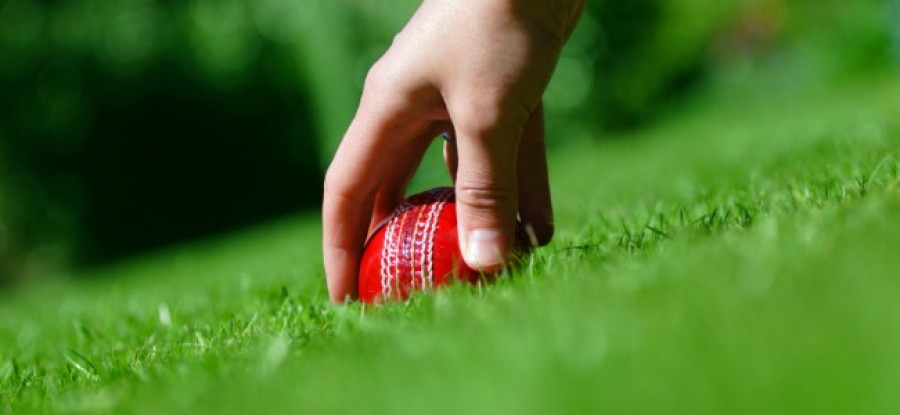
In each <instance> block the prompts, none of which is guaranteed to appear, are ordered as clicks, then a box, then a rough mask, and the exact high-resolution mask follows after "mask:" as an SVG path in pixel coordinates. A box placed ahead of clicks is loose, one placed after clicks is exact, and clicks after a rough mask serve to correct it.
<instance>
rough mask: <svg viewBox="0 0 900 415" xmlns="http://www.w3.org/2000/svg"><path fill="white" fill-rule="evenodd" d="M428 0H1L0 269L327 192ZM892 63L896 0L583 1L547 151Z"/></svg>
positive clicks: (200, 231) (241, 218) (207, 232)
mask: <svg viewBox="0 0 900 415" xmlns="http://www.w3.org/2000/svg"><path fill="white" fill-rule="evenodd" d="M418 3H419V2H418V1H413V0H390V1H388V0H193V1H183V2H172V1H162V0H103V1H99V0H68V1H46V0H45V1H36V0H3V1H0V282H2V283H5V284H10V283H14V282H18V281H23V280H28V279H33V278H38V277H41V276H45V275H50V274H60V273H64V272H65V271H66V270H68V269H71V268H72V267H82V266H92V265H96V264H100V263H105V262H109V261H114V260H117V259H120V258H123V257H125V256H129V255H134V254H137V253H139V252H142V251H145V250H149V249H154V248H158V247H161V246H165V245H168V244H172V243H177V242H179V241H183V240H186V239H193V238H201V237H210V236H214V235H217V234H221V233H223V232H226V231H228V230H230V229H234V228H237V227H242V226H248V225H250V224H253V223H257V222H260V221H265V220H269V219H271V218H275V217H279V216H283V215H288V214H291V213H295V212H299V211H303V210H315V209H317V208H318V206H319V202H320V198H321V181H322V176H323V172H324V169H325V166H327V163H328V161H329V159H330V156H331V154H332V152H333V150H334V148H335V146H336V144H337V142H338V140H339V139H340V136H341V134H342V133H343V129H344V127H345V126H346V124H347V123H348V121H349V120H350V118H351V117H352V115H353V111H354V109H355V104H356V101H357V98H358V96H359V93H360V91H361V88H362V79H363V77H364V75H365V72H366V70H367V68H368V67H369V65H371V64H372V62H374V61H375V59H377V57H378V56H379V55H380V54H381V53H382V52H383V51H384V50H385V49H386V48H387V47H388V45H389V44H390V41H391V38H392V37H393V35H394V34H395V33H396V32H397V31H398V30H399V29H400V28H401V27H402V25H403V23H404V22H405V21H406V19H407V18H408V17H409V16H410V15H411V13H412V12H413V11H414V10H415V7H416V6H417V4H418ZM898 62H900V1H898V0H856V1H853V2H846V1H836V0H817V1H812V0H757V1H751V0H747V1H738V0H732V1H724V0H723V1H711V0H709V1H702V0H680V1H676V0H639V1H627V2H615V1H604V0H592V1H589V5H588V10H587V12H586V14H585V16H584V18H583V20H582V21H581V24H580V25H579V27H578V29H577V31H576V32H575V34H574V35H573V38H572V40H571V42H570V44H569V45H568V47H567V48H566V50H565V53H564V56H563V57H562V59H561V61H560V63H559V66H558V68H557V71H556V74H555V76H554V79H553V81H552V82H551V85H550V87H549V89H548V91H547V94H546V97H545V100H546V101H545V102H546V107H547V113H548V135H549V145H550V150H551V153H552V152H553V151H554V149H556V148H559V147H560V146H564V145H566V143H567V142H573V141H578V140H587V139H591V140H593V139H604V137H608V136H609V135H610V133H614V132H616V131H621V130H629V129H638V128H644V127H646V126H647V125H649V124H652V123H653V122H654V121H655V120H658V119H660V118H662V117H672V116H677V115H678V113H679V111H680V110H682V108H684V107H686V106H688V105H689V103H690V102H691V101H692V100H696V99H703V97H704V96H709V95H710V94H715V95H718V96H719V97H720V98H721V96H723V95H724V96H728V97H733V99H741V97H742V91H746V90H747V88H759V86H760V85H764V86H765V87H766V88H770V89H771V93H772V94H781V93H785V92H786V91H796V90H807V89H815V88H821V87H826V86H828V85H833V84H835V83H840V82H842V81H844V80H846V79H851V78H857V77H860V76H866V75H867V74H871V73H880V72H884V71H886V70H892V69H891V68H894V69H896V67H897V66H898ZM448 64H453V63H452V62H448ZM635 162H637V163H639V162H640V161H639V160H636V161H635ZM423 169H424V173H423V175H425V176H426V177H431V180H436V181H439V180H446V179H443V178H442V176H441V173H438V172H440V171H441V168H440V166H439V162H438V160H436V159H435V158H434V157H432V158H431V159H430V160H429V162H428V163H426V165H425V166H424V167H423ZM429 175H430V176H429Z"/></svg>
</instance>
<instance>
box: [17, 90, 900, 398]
mask: <svg viewBox="0 0 900 415" xmlns="http://www.w3.org/2000/svg"><path fill="white" fill-rule="evenodd" d="M698 102H699V103H698V104H696V105H693V106H691V107H689V108H687V109H685V110H682V111H680V112H679V113H678V114H679V115H678V116H677V117H673V118H672V119H671V120H667V121H664V122H662V123H661V124H660V125H659V126H658V127H655V128H653V129H651V130H647V131H643V132H640V133H636V134H631V135H629V136H623V137H615V138H612V139H609V140H606V141H603V142H599V143H596V142H590V141H588V140H583V141H579V140H578V139H577V134H575V133H573V137H574V138H573V141H574V142H572V143H570V144H568V145H565V146H562V147H560V149H559V150H558V151H556V152H555V153H554V154H553V157H552V160H551V170H552V173H553V176H554V183H553V190H554V196H555V201H556V208H557V227H558V235H557V238H556V239H555V241H554V243H553V244H551V245H550V246H549V247H547V248H545V249H542V250H541V251H539V252H538V253H536V254H534V255H533V256H531V257H529V258H528V260H527V261H526V263H525V264H524V266H523V267H522V268H521V269H519V270H518V271H516V272H515V273H514V275H511V276H508V278H504V279H502V280H501V281H499V282H498V283H497V284H494V285H490V286H485V287H467V286H455V287H451V288H450V289H448V290H444V291H441V292H439V293H437V294H434V295H421V296H416V297H415V298H414V299H413V300H411V301H410V302H408V303H404V304H393V305H388V306H385V307H375V308H363V307H361V306H359V305H351V306H348V307H332V306H330V305H329V304H328V303H327V300H326V296H325V292H324V283H323V281H322V280H323V274H322V270H321V264H320V259H319V255H320V251H319V225H318V222H317V218H316V217H301V218H295V219H290V220H286V221H283V222H280V223H273V224H269V225H266V226H264V227H261V228H258V229H253V230H248V231H246V232H242V233H239V234H236V235H232V236H230V237H227V238H225V239H221V240H211V241H207V242H200V243H197V244H194V245H190V246H186V247H181V248H174V249H172V250H170V251H167V252H161V253H158V254H155V255H152V256H148V257H145V258H142V259H139V260H136V261H132V262H130V263H125V264H121V265H117V266H112V267H109V268H106V269H103V270H100V271H97V272H95V273H94V274H97V275H93V276H92V277H93V278H91V279H90V280H89V281H90V282H86V283H85V282H69V281H66V280H60V281H57V282H55V283H52V284H44V285H41V286H34V287H29V288H28V289H27V290H25V291H22V292H18V293H12V294H8V295H6V296H5V298H3V304H2V305H0V388H2V392H0V399H2V402H3V405H4V406H5V407H6V408H7V409H11V410H13V411H17V412H18V411H22V412H29V411H31V410H38V411H43V410H57V411H66V412H78V411H87V412H98V411H110V412H138V413H140V412H152V413H158V412H163V413H173V412H186V413H198V412H201V413H203V412H210V413H217V412H249V411H251V410H254V411H256V410H263V411H272V412H291V413H295V412H301V413H304V412H305V413H317V412H336V411H365V412H369V411H371V412H380V413H393V412H413V413H432V412H441V413H469V412H480V413H485V412H498V411H503V412H513V413H550V412H559V411H575V410H578V411H591V412H610V413H660V412H685V413H699V412H708V413H772V412H780V413H796V412H812V413H821V412H834V413H848V412H853V413H897V412H898V411H900V399H898V398H897V397H896V393H895V391H896V390H898V388H900V358H898V354H897V353H896V351H897V350H900V330H898V327H900V302H898V298H900V271H898V270H900V255H898V254H897V252H898V250H900V214H898V212H900V191H898V185H900V153H898V151H900V122H898V121H897V119H896V116H895V115H896V114H898V113H900V82H898V81H897V80H895V79H890V78H888V79H880V80H876V81H870V82H867V83H863V84H860V83H856V84H853V85H848V86H842V87H840V88H832V89H829V90H827V91H819V92H809V93H806V94H780V95H777V96H773V94H765V93H757V94H755V95H754V94H751V95H748V96H733V97H728V96H718V97H714V98H708V99H703V100H698Z"/></svg>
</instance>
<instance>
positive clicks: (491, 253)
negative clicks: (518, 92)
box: [455, 121, 522, 272]
mask: <svg viewBox="0 0 900 415" xmlns="http://www.w3.org/2000/svg"><path fill="white" fill-rule="evenodd" d="M475 125H476V126H478V125H479V124H478V123H476V124H475ZM456 133H457V142H456V146H457V153H458V163H459V164H458V168H457V173H456V184H455V189H456V214H457V226H458V228H459V243H460V248H461V249H462V253H463V258H464V260H465V262H466V264H467V265H468V266H469V267H470V268H473V269H476V270H480V271H484V272H494V271H497V270H499V269H500V268H502V267H503V265H504V264H505V263H506V260H507V256H508V253H509V250H510V247H511V246H512V240H513V235H514V229H515V223H516V213H517V207H518V200H517V196H518V181H517V179H516V172H517V169H516V166H517V159H518V156H517V154H518V145H519V138H520V137H521V134H522V127H521V123H519V122H518V121H515V122H509V123H503V122H491V123H488V124H481V126H480V127H475V128H471V127H469V126H467V125H466V124H465V123H460V124H458V127H457V129H456Z"/></svg>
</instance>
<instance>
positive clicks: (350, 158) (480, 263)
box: [322, 0, 586, 303]
mask: <svg viewBox="0 0 900 415" xmlns="http://www.w3.org/2000/svg"><path fill="white" fill-rule="evenodd" d="M585 1H586V0H472V1H459V0H425V1H423V2H422V4H421V5H420V7H419V9H418V10H417V11H416V13H415V15H413V17H412V18H411V19H410V21H409V22H408V23H407V25H406V27H404V29H403V30H402V31H401V32H400V33H399V34H398V35H397V36H396V37H395V38H394V42H393V44H392V45H391V47H390V48H389V49H388V51H387V52H386V53H385V54H384V55H383V56H382V57H381V59H379V60H378V62H376V63H375V65H373V67H372V68H371V70H370V71H369V74H368V76H367V77H366V82H365V86H364V88H363V94H362V98H361V100H360V104H359V108H358V110H357V113H356V116H355V117H354V119H353V121H352V122H351V123H350V126H349V127H348V129H347V132H346V134H345V135H344V137H343V140H342V141H341V144H340V146H339V148H338V150H337V153H336V154H335V156H334V159H333V160H332V162H331V165H330V166H329V168H328V172H327V174H326V177H325V194H324V201H323V206H322V220H323V252H324V261H325V273H326V276H327V279H328V292H329V295H330V297H331V300H332V301H334V302H336V303H342V302H345V301H348V300H352V299H355V298H356V293H357V278H358V275H357V274H358V270H359V261H360V257H361V255H362V252H363V248H364V244H365V241H366V238H367V237H368V235H369V233H370V232H371V231H372V230H373V229H374V227H375V225H377V224H378V223H380V222H381V221H382V220H383V219H384V218H386V217H387V216H388V215H389V214H390V213H391V211H392V210H393V209H394V208H395V207H396V206H397V205H398V204H399V202H400V201H401V200H402V199H403V197H404V196H405V192H406V185H407V183H408V182H409V180H410V178H411V176H412V175H413V173H414V172H415V170H416V168H417V167H418V166H419V163H420V162H421V160H422V157H423V156H424V153H425V150H426V149H427V147H428V145H429V144H430V143H431V142H432V140H433V139H434V138H435V137H436V136H438V135H439V134H441V133H443V132H449V133H450V134H451V135H452V137H454V142H453V143H447V144H445V149H444V150H445V151H444V155H445V160H446V162H447V164H448V166H449V167H450V171H451V174H453V175H454V176H455V179H454V187H455V190H456V198H457V203H456V209H457V216H458V220H459V222H458V226H459V235H460V241H459V242H460V247H461V250H462V252H463V256H464V260H465V261H466V264H467V265H469V266H470V267H472V268H473V269H478V270H482V271H485V272H494V271H497V270H498V269H499V268H501V267H502V266H503V264H504V263H505V262H506V260H507V256H508V255H509V250H510V247H511V245H512V238H513V235H514V227H515V222H516V218H517V217H518V218H519V219H520V220H521V221H522V222H523V223H524V224H525V225H526V227H527V228H528V229H529V230H530V233H531V235H532V239H533V242H534V243H535V244H536V245H544V244H546V243H547V242H549V241H550V238H551V237H552V236H553V210H552V205H551V200H550V186H549V181H548V173H547V161H546V154H545V148H544V119H543V116H544V114H543V109H542V106H541V96H542V95H543V92H544V90H545V89H546V87H547V83H548V82H549V79H550V75H551V74H552V72H553V69H554V67H555V66H556V62H557V60H558V59H559V54H560V51H561V49H562V47H563V45H564V44H565V42H566V40H567V39H568V37H569V35H570V34H571V32H572V30H573V29H574V27H575V24H576V23H577V21H578V19H579V17H580V15H581V12H582V10H583V9H584V5H585Z"/></svg>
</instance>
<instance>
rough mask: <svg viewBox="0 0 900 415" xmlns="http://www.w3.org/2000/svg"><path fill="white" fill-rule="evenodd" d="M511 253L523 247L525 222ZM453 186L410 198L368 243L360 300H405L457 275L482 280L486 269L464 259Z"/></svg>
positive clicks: (514, 254)
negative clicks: (483, 269)
mask: <svg viewBox="0 0 900 415" xmlns="http://www.w3.org/2000/svg"><path fill="white" fill-rule="evenodd" d="M517 228H518V229H517V237H516V243H515V244H514V245H515V246H514V248H513V252H512V254H511V256H517V253H519V252H521V251H523V249H522V248H523V247H524V246H527V244H523V243H522V241H523V240H527V239H526V238H523V237H522V236H521V235H522V234H523V232H521V227H520V226H517ZM462 258H463V257H462V253H461V252H460V248H459V238H458V234H457V226H456V203H455V198H454V193H453V189H452V188H448V187H441V188H436V189H432V190H429V191H426V192H423V193H419V194H416V195H414V196H411V197H409V198H407V199H406V200H404V201H403V202H402V203H401V204H400V206H398V207H397V209H396V210H395V211H394V213H393V214H392V215H391V217H390V218H389V219H388V220H387V221H386V223H384V224H383V225H381V226H380V227H379V229H377V230H376V231H375V233H374V234H373V235H372V236H371V237H370V239H369V241H368V243H367V244H366V248H365V251H364V253H363V256H362V261H361V262H360V269H359V299H360V300H361V301H363V302H366V303H374V302H382V301H387V300H401V299H405V298H407V297H408V296H409V294H410V293H411V292H412V291H417V290H426V291H427V290H432V289H434V288H435V287H438V286H441V285H444V284H449V283H450V282H451V281H453V280H454V279H458V280H462V281H467V282H470V283H476V282H478V281H480V280H481V279H482V274H481V273H479V272H478V271H475V270H473V269H471V268H469V267H468V266H466V264H465V262H464V261H463V259H462Z"/></svg>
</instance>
